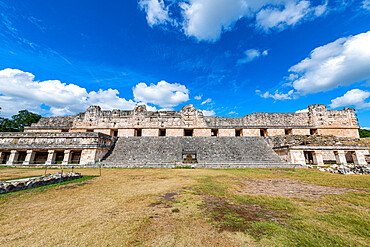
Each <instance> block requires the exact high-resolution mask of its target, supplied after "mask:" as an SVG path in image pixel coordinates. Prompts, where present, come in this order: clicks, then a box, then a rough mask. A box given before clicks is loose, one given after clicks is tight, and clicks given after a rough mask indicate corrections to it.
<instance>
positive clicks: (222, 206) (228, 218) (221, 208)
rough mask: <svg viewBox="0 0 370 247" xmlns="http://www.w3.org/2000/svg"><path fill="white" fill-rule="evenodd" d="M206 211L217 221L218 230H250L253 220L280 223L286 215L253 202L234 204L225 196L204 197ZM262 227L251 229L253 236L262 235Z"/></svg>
mask: <svg viewBox="0 0 370 247" xmlns="http://www.w3.org/2000/svg"><path fill="white" fill-rule="evenodd" d="M203 200H204V204H203V205H202V207H205V209H206V212H207V213H208V214H210V216H211V217H212V218H213V219H214V220H215V221H216V222H218V228H219V230H220V231H231V232H237V231H241V232H245V231H248V230H251V228H252V224H253V222H276V223H280V221H281V219H282V218H285V217H286V215H283V214H281V213H278V212H276V211H273V210H271V209H267V208H265V207H263V206H261V205H256V204H253V203H243V204H234V203H230V202H228V201H227V200H226V199H225V198H217V197H204V198H203ZM261 230H262V229H253V231H252V232H250V233H251V234H252V235H254V236H257V237H259V236H262V235H263V231H261Z"/></svg>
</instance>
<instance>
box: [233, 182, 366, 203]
mask: <svg viewBox="0 0 370 247" xmlns="http://www.w3.org/2000/svg"><path fill="white" fill-rule="evenodd" d="M236 180H238V181H240V182H242V183H243V185H244V186H242V188H241V189H240V190H239V192H240V193H244V194H257V195H270V196H281V197H297V198H313V199H317V198H321V197H322V196H323V195H328V194H335V195H340V194H344V193H348V192H362V193H363V192H365V191H360V190H354V189H348V188H336V187H328V186H320V185H314V184H308V183H303V182H301V181H298V180H292V179H266V180H254V179H243V178H237V179H236Z"/></svg>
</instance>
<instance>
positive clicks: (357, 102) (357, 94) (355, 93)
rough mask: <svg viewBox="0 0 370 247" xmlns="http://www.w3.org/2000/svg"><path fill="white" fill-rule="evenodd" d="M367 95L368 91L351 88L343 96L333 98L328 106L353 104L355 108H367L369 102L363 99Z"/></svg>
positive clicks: (369, 94) (368, 95)
mask: <svg viewBox="0 0 370 247" xmlns="http://www.w3.org/2000/svg"><path fill="white" fill-rule="evenodd" d="M369 97H370V92H367V91H363V90H361V89H352V90H350V91H348V92H347V93H345V94H344V95H343V96H341V97H338V98H335V99H333V100H332V101H331V104H330V105H329V106H330V108H338V107H344V106H355V107H356V108H357V109H362V108H368V107H370V103H366V102H365V100H366V99H367V98H369Z"/></svg>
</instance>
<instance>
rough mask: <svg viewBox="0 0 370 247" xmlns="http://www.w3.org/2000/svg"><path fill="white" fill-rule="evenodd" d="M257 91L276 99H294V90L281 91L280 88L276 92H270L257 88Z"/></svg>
mask: <svg viewBox="0 0 370 247" xmlns="http://www.w3.org/2000/svg"><path fill="white" fill-rule="evenodd" d="M256 93H257V94H258V95H259V96H260V97H262V98H265V99H267V98H273V99H274V100H287V99H294V98H295V95H294V90H290V91H289V92H288V93H279V91H278V90H276V91H275V93H274V94H270V93H269V92H265V93H263V94H262V93H261V91H260V90H256Z"/></svg>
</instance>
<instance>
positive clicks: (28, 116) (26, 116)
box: [0, 110, 41, 132]
mask: <svg viewBox="0 0 370 247" xmlns="http://www.w3.org/2000/svg"><path fill="white" fill-rule="evenodd" d="M40 118H41V115H38V114H35V113H32V112H29V111H28V110H22V111H19V112H18V114H17V115H13V116H12V118H11V119H8V118H0V131H1V132H23V130H24V127H25V126H31V124H32V123H37V122H38V121H39V120H40Z"/></svg>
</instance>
